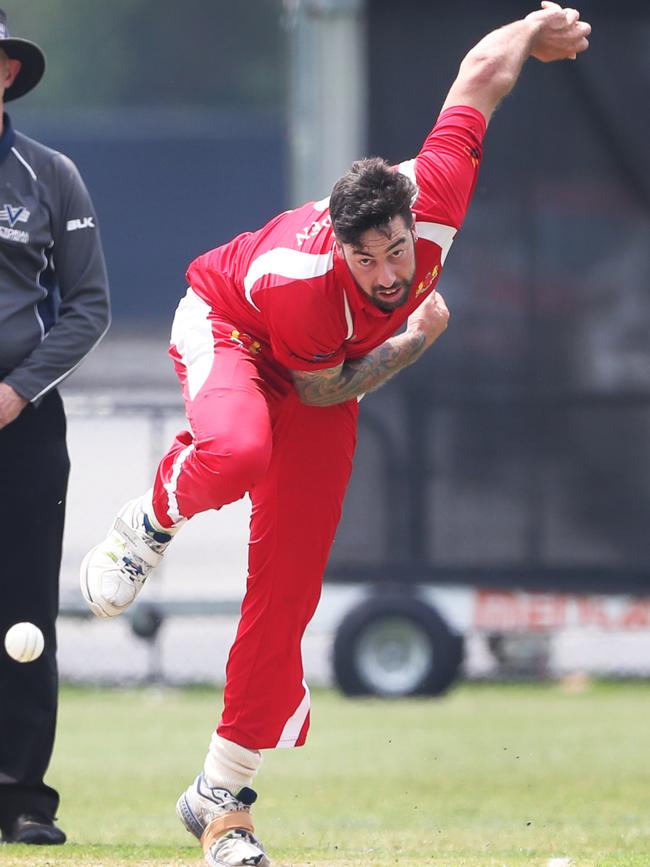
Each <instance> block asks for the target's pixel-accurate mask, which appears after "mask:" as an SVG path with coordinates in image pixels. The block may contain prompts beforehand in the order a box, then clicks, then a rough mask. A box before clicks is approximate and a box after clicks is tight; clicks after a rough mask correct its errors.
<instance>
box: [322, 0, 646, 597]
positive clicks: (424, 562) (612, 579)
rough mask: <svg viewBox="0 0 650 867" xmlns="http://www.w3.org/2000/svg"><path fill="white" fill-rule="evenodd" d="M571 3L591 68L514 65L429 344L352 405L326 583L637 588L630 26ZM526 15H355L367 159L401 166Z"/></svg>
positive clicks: (429, 11)
mask: <svg viewBox="0 0 650 867" xmlns="http://www.w3.org/2000/svg"><path fill="white" fill-rule="evenodd" d="M585 5H586V7H587V8H585V9H583V17H585V18H586V19H588V20H591V22H592V24H593V26H594V34H593V38H592V47H591V49H590V51H589V52H588V53H587V54H586V55H584V56H583V57H581V58H580V59H579V60H578V62H577V63H564V64H551V65H542V64H539V63H536V62H531V63H529V64H528V65H527V67H526V69H525V71H524V73H523V75H522V78H521V81H520V82H519V84H518V86H517V89H516V91H515V92H514V93H513V94H512V95H511V96H510V97H509V98H508V99H507V100H506V101H505V102H504V104H503V106H502V107H501V108H500V109H499V110H498V112H497V113H496V115H495V116H494V118H493V120H492V122H491V124H490V128H489V130H488V135H487V140H486V147H485V159H484V165H483V167H482V172H481V177H480V179H479V184H478V187H477V191H476V195H475V199H474V202H473V204H472V208H471V211H470V214H469V217H468V219H467V221H466V224H465V226H464V228H463V230H462V231H461V232H460V233H459V235H458V237H457V239H456V241H455V243H454V246H453V247H452V251H451V253H450V255H449V258H448V260H447V264H446V267H445V271H444V274H443V276H442V278H441V281H440V284H439V288H440V290H441V292H442V293H443V295H444V296H445V298H446V300H447V302H448V304H449V307H450V310H451V314H452V318H451V323H450V328H449V330H448V332H447V333H446V334H445V336H444V337H443V338H442V339H441V341H440V343H439V344H438V345H436V346H435V347H433V348H432V349H431V350H430V351H429V353H428V354H427V356H425V357H424V358H423V359H422V360H421V361H420V362H418V364H417V365H415V366H414V367H413V368H410V369H409V370H408V371H406V372H404V373H403V374H401V375H400V377H399V378H398V379H397V380H395V381H394V382H393V383H392V384H391V385H389V386H388V387H387V388H386V389H385V390H384V391H381V392H378V393H377V394H376V395H371V396H369V397H368V398H367V399H366V401H364V402H363V403H362V414H364V415H365V416H366V418H367V420H368V421H369V426H368V427H367V428H366V429H363V430H362V435H361V445H360V450H359V455H358V461H357V466H356V469H355V473H354V476H353V481H352V486H351V490H350V493H349V495H348V500H347V504H346V510H345V517H344V521H343V524H342V526H341V529H340V531H339V534H338V537H337V542H336V545H335V549H334V553H333V557H332V562H331V565H330V569H329V576H330V577H331V578H334V579H339V580H350V579H356V580H363V579H366V580H378V581H387V582H395V581H409V580H410V581H425V582H426V581H432V580H433V581H437V582H451V583H457V582H460V583H471V584H477V585H491V586H499V587H504V586H505V587H513V586H518V587H527V588H543V589H556V590H590V591H603V592H627V591H634V592H647V591H648V590H650V531H649V528H650V340H649V338H650V154H649V153H648V141H649V135H650V113H649V108H648V98H647V95H648V89H649V87H650V66H648V61H647V58H648V56H650V8H649V7H648V6H647V4H645V3H631V2H628V3H625V2H623V3H619V4H616V6H615V7H612V6H607V5H606V4H604V3H600V2H590V3H587V4H585ZM436 6H438V11H436V10H435V9H434V7H436ZM530 8H531V7H530V6H529V5H528V4H523V3H516V2H501V3H499V2H495V3H490V4H475V3H468V2H466V3H462V2H461V3H458V4H455V5H454V7H453V10H450V9H449V7H448V6H447V5H446V4H445V7H444V9H443V8H442V4H431V3H417V2H409V0H406V2H404V3H402V4H400V14H399V16H398V17H397V18H396V16H395V7H394V4H391V3H388V2H384V0H373V3H372V4H370V9H371V12H370V42H369V45H370V52H371V53H370V60H371V84H372V98H371V104H372V111H371V148H370V150H371V151H372V152H375V153H381V154H385V155H386V156H388V157H389V158H391V159H393V160H395V161H398V160H401V159H405V158H408V157H410V156H412V155H413V154H414V153H415V152H416V151H417V148H418V146H419V143H420V141H421V140H422V138H423V137H424V136H425V135H426V133H427V131H428V129H429V127H430V125H431V124H432V122H433V120H434V118H435V115H436V113H437V111H438V108H439V106H440V104H441V102H442V99H443V97H444V94H445V93H446V90H447V88H448V86H449V83H450V82H451V80H452V79H453V77H454V75H455V73H456V69H457V66H458V62H459V60H460V58H461V57H462V55H463V54H464V52H465V51H466V50H467V49H468V48H469V47H471V45H472V44H473V43H474V42H476V41H477V40H478V38H480V36H481V35H482V34H483V33H485V32H487V31H488V30H489V29H490V28H492V27H494V26H495V25H496V24H499V23H502V22H507V21H508V20H512V19H514V18H516V17H518V16H519V15H521V14H522V13H524V12H527V11H529V10H530Z"/></svg>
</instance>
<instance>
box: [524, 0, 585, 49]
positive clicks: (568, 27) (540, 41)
mask: <svg viewBox="0 0 650 867" xmlns="http://www.w3.org/2000/svg"><path fill="white" fill-rule="evenodd" d="M526 21H531V22H533V23H534V24H536V25H537V26H538V31H537V34H536V36H535V39H534V41H533V46H532V49H531V52H530V53H531V55H532V56H533V57H536V58H537V60H541V61H542V62H543V63H549V62H551V61H553V60H575V58H576V56H577V55H578V54H580V53H581V52H583V51H586V50H587V49H588V48H589V40H588V39H587V37H588V36H589V34H590V33H591V25H590V24H587V22H586V21H581V20H580V13H579V12H578V10H577V9H569V8H566V9H565V8H563V7H562V6H559V5H558V4H557V3H551V2H550V0H543V2H542V8H541V9H538V10H537V11H535V12H531V13H530V15H527V16H526Z"/></svg>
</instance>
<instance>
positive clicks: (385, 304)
mask: <svg viewBox="0 0 650 867" xmlns="http://www.w3.org/2000/svg"><path fill="white" fill-rule="evenodd" d="M414 278H415V270H414V271H413V274H412V275H411V277H410V279H409V280H396V281H395V282H394V283H393V285H392V286H373V287H372V295H370V300H371V301H372V303H373V304H374V305H375V307H378V308H379V309H380V310H384V311H385V312H388V313H389V312H390V311H391V310H397V308H398V307H403V306H404V304H406V302H407V301H408V300H409V294H410V289H411V284H412V283H413V279H414ZM383 292H394V294H393V295H390V296H386V295H380V294H378V293H383Z"/></svg>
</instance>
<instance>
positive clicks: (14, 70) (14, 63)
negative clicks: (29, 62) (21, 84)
mask: <svg viewBox="0 0 650 867" xmlns="http://www.w3.org/2000/svg"><path fill="white" fill-rule="evenodd" d="M21 66H22V63H21V62H20V60H15V59H14V58H13V57H8V58H7V67H6V69H5V75H4V81H3V82H2V84H3V86H4V89H5V90H6V89H7V88H8V87H11V85H12V84H13V83H14V81H15V80H16V77H17V75H18V73H19V72H20V68H21Z"/></svg>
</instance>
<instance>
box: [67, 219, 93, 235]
mask: <svg viewBox="0 0 650 867" xmlns="http://www.w3.org/2000/svg"><path fill="white" fill-rule="evenodd" d="M94 228H95V221H94V220H93V218H92V217H81V218H79V217H77V218H76V219H74V220H68V222H67V223H66V229H67V230H68V232H74V231H76V230H77V229H94Z"/></svg>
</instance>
